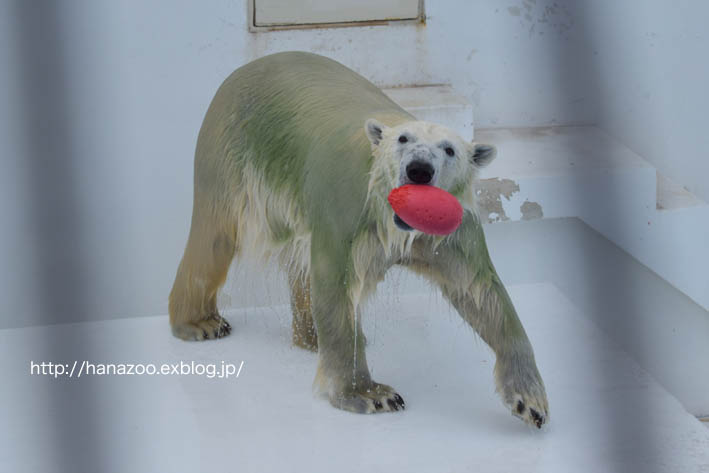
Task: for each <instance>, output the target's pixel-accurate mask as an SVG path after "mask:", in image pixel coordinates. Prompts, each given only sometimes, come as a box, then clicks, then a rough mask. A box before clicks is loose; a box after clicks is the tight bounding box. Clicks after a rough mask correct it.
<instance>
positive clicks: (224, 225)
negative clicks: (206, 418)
mask: <svg viewBox="0 0 709 473" xmlns="http://www.w3.org/2000/svg"><path fill="white" fill-rule="evenodd" d="M495 153H496V152H495V148H494V147H493V146H489V145H483V144H473V143H468V142H465V141H464V140H463V139H461V138H460V137H459V136H458V135H457V134H456V133H454V132H453V131H451V130H449V129H447V128H445V127H443V126H439V125H435V124H431V123H426V122H421V121H417V120H416V119H415V118H414V117H413V116H411V115H410V114H409V113H407V112H406V111H404V110H403V109H402V108H401V107H399V106H398V105H397V104H395V103H394V102H392V101H391V100H390V99H389V98H388V97H387V96H386V95H384V93H382V92H381V91H380V90H379V89H378V88H377V87H376V86H374V85H373V84H372V83H370V82H369V81H367V80H366V79H364V78H363V77H361V76H360V75H358V74H356V73H355V72H354V71H352V70H350V69H348V68H346V67H345V66H343V65H341V64H339V63H337V62H335V61H333V60H331V59H328V58H325V57H322V56H318V55H315V54H310V53H304V52H285V53H278V54H273V55H270V56H266V57H263V58H261V59H258V60H255V61H253V62H251V63H249V64H246V65H245V66H243V67H241V68H239V69H237V70H236V71H235V72H234V73H232V74H231V75H230V76H229V77H228V78H227V79H226V80H225V81H224V83H223V84H222V85H221V87H220V88H219V90H218V91H217V93H216V96H215V97H214V99H213V100H212V103H211V105H210V106H209V109H208V111H207V114H206V116H205V118H204V122H203V124H202V127H201V130H200V133H199V137H198V141H197V149H196V155H195V167H194V206H193V213H192V224H191V228H190V232H189V238H188V241H187V246H186V248H185V252H184V256H183V258H182V261H181V262H180V264H179V268H178V270H177V276H176V278H175V282H174V286H173V288H172V291H171V293H170V298H169V312H170V324H171V328H172V333H173V334H174V335H175V336H176V337H179V338H182V339H185V340H206V339H213V338H219V337H222V336H225V335H227V334H229V332H230V331H231V326H230V325H229V323H228V322H227V321H226V320H225V319H224V318H223V317H221V316H220V315H219V312H218V310H217V304H216V296H217V291H218V290H219V288H220V286H221V285H222V284H223V283H224V281H225V279H226V276H227V271H228V269H229V266H230V264H231V261H232V259H233V258H234V256H238V255H240V254H244V253H248V254H253V255H263V256H264V257H266V258H269V257H275V258H277V260H278V261H279V262H280V265H281V266H282V267H283V269H284V270H285V271H286V272H287V274H288V280H289V283H290V286H291V305H292V309H293V341H294V343H295V344H296V345H298V346H301V347H305V348H309V349H312V350H317V351H318V354H319V362H318V368H317V373H316V376H315V381H314V388H315V389H316V390H318V391H320V392H321V393H323V394H324V395H325V396H326V397H327V398H328V399H329V401H330V403H331V404H332V405H333V406H335V407H337V408H340V409H344V410H348V411H353V412H358V413H375V412H387V411H397V410H400V409H404V407H405V403H404V399H403V398H402V396H401V395H399V394H398V393H397V392H396V390H395V389H394V388H392V387H391V386H388V385H386V384H380V383H377V382H375V381H373V380H372V378H371V377H370V374H369V369H368V368H367V360H366V357H365V343H363V341H364V334H363V333H362V328H361V324H360V320H361V317H360V312H361V307H362V305H363V303H364V301H365V300H366V299H367V297H368V296H370V295H371V294H372V293H373V291H374V289H375V287H376V285H377V283H378V282H379V281H381V280H382V279H383V278H384V275H385V274H386V272H387V270H388V269H389V268H390V267H392V266H393V265H403V266H406V267H408V268H410V269H412V270H413V271H415V272H417V273H419V274H421V275H423V276H425V277H426V278H428V279H429V280H431V281H432V282H434V283H435V284H436V285H438V287H440V289H441V291H442V293H443V295H444V296H445V298H446V299H447V300H448V301H449V302H450V303H451V304H452V306H453V307H455V309H456V310H457V311H458V312H459V313H460V315H461V316H462V317H463V319H464V320H465V321H466V322H467V323H468V324H469V325H470V326H471V327H472V328H473V329H474V330H475V331H476V332H477V333H478V334H479V335H480V337H481V338H482V339H483V340H484V341H485V342H486V343H487V344H488V345H489V346H490V347H491V348H492V349H493V351H494V352H495V354H496V363H495V370H494V375H495V382H496V385H497V391H498V392H499V394H500V395H501V397H502V400H503V402H504V403H505V404H506V405H507V407H508V408H509V409H510V410H511V412H512V414H513V415H515V416H517V417H520V418H521V419H523V420H524V421H526V422H528V423H530V424H532V425H535V426H537V427H541V426H542V424H544V423H545V422H546V420H547V419H548V406H547V400H546V393H545V388H544V383H543V382H542V378H541V376H540V374H539V371H538V370H537V367H536V363H535V359H534V353H533V350H532V346H531V345H530V342H529V340H528V338H527V335H526V334H525V331H524V328H523V327H522V324H521V323H520V321H519V319H518V317H517V314H516V312H515V309H514V307H513V305H512V302H511V301H510V298H509V296H508V295H507V292H506V290H505V288H504V286H503V284H502V282H501V281H500V278H499V277H498V276H497V273H496V272H495V269H494V267H493V265H492V262H491V261H490V257H489V256H488V251H487V247H486V245H485V237H484V235H483V228H482V225H481V222H480V219H479V218H478V216H477V215H476V213H475V210H474V209H475V193H474V190H473V185H474V182H475V178H476V175H477V172H478V170H479V169H480V168H482V167H484V166H485V165H487V164H488V163H489V162H490V161H491V160H492V159H493V158H494V157H495ZM402 184H417V185H433V186H438V187H440V188H442V189H445V190H447V191H448V192H450V193H451V194H453V195H454V196H456V197H457V198H458V200H459V201H460V203H461V205H462V206H463V209H464V216H463V222H462V224H461V225H460V227H459V228H458V229H457V230H456V231H455V232H454V233H452V234H451V235H449V236H446V237H441V236H431V235H426V234H423V233H421V232H419V231H415V230H413V229H412V228H411V227H409V226H408V225H406V223H404V222H403V220H401V219H400V218H399V217H398V216H397V215H395V214H394V212H393V210H392V209H391V207H390V206H389V205H388V203H387V196H388V194H389V192H390V191H391V190H392V189H393V188H395V187H398V186H400V185H402Z"/></svg>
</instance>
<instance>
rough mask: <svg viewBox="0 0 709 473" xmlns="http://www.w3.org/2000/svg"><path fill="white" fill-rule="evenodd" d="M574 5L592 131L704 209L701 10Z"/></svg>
mask: <svg viewBox="0 0 709 473" xmlns="http://www.w3.org/2000/svg"><path fill="white" fill-rule="evenodd" d="M579 3H583V12H582V16H583V18H584V19H585V23H586V32H585V34H586V36H587V40H588V44H589V45H590V47H591V49H592V56H591V58H592V61H593V67H592V68H591V71H592V72H593V76H592V77H589V81H590V82H592V83H595V84H596V85H597V86H598V88H597V91H595V92H594V94H597V99H598V125H599V126H600V127H602V128H604V129H605V130H606V131H608V132H609V133H611V134H612V135H614V136H616V137H617V138H619V139H620V141H622V142H623V143H624V144H626V145H627V146H629V147H630V148H632V149H633V150H634V151H636V152H637V153H639V154H640V155H641V156H643V157H644V158H645V159H647V160H648V161H650V162H651V163H652V164H653V165H654V166H655V167H656V168H657V169H658V171H659V172H660V173H662V174H664V175H665V176H667V177H669V178H670V179H672V180H673V181H675V182H677V183H679V184H681V185H683V186H685V187H686V188H687V189H688V190H690V191H691V192H693V193H694V194H696V195H697V196H699V197H701V198H702V199H703V200H704V201H705V202H709V179H707V177H709V133H707V119H706V117H707V110H709V94H707V83H709V61H707V51H708V50H709V30H708V29H707V18H709V3H707V2H701V1H692V0H679V1H673V2H660V1H650V2H648V1H643V0H626V1H622V2H619V1H613V0H604V1H594V2H579ZM579 34H582V33H581V32H579Z"/></svg>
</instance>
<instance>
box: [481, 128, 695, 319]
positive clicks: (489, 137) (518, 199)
mask: <svg viewBox="0 0 709 473" xmlns="http://www.w3.org/2000/svg"><path fill="white" fill-rule="evenodd" d="M475 139H476V141H478V142H486V143H491V144H494V145H496V146H497V147H498V158H497V159H496V160H495V161H494V162H493V163H492V164H491V165H490V167H489V168H487V169H485V171H484V173H483V176H482V179H481V182H480V189H479V191H478V194H479V195H478V197H479V202H480V211H481V215H482V217H483V218H484V220H485V221H487V222H500V221H505V220H532V219H536V218H556V217H579V218H581V219H582V220H583V221H585V222H586V223H588V224H589V225H590V226H591V227H593V228H594V229H595V230H597V231H599V232H600V233H602V234H603V235H604V236H606V237H607V238H608V239H610V240H611V241H612V242H614V243H616V244H617V245H618V246H620V247H621V248H623V249H624V250H626V251H627V252H628V253H630V254H631V255H633V256H634V257H635V258H637V259H638V260H639V261H640V262H642V263H643V264H645V265H646V266H648V267H649V268H650V269H652V270H653V271H655V272H656V273H657V274H659V275H660V276H661V277H663V278H665V279H666V280H667V281H668V282H670V283H671V284H672V285H674V286H675V287H677V288H678V289H679V290H681V291H683V292H684V293H685V294H687V295H688V296H689V297H691V298H692V299H693V300H694V301H696V302H697V303H698V304H700V305H701V306H702V307H704V308H705V309H709V278H707V277H706V275H705V272H704V266H705V265H706V262H709V245H707V244H706V242H707V241H709V205H707V204H706V203H705V202H703V201H702V200H701V199H699V198H697V197H696V196H694V195H692V194H691V193H689V192H688V191H687V190H686V189H683V188H681V187H680V186H677V185H676V184H674V183H672V182H671V181H669V180H668V179H666V178H664V177H663V176H658V174H657V172H656V170H655V168H654V167H653V166H652V165H650V163H648V162H647V161H645V160H644V159H643V158H642V157H640V156H639V155H638V154H636V153H635V152H633V151H632V150H630V149H629V148H627V147H626V146H624V145H623V144H622V143H620V142H618V141H617V140H615V139H614V138H612V137H611V136H610V135H608V134H607V133H605V132H604V131H602V130H600V129H599V128H596V127H593V126H569V127H550V128H525V129H493V130H478V131H477V132H476V136H475ZM701 262H704V263H703V264H702V263H701Z"/></svg>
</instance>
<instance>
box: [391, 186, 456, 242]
mask: <svg viewBox="0 0 709 473" xmlns="http://www.w3.org/2000/svg"><path fill="white" fill-rule="evenodd" d="M387 200H388V201H389V205H391V208H392V209H394V212H395V213H396V215H398V216H399V218H400V219H401V220H403V221H404V223H406V224H407V225H409V226H411V227H413V228H415V229H416V230H419V231H422V232H424V233H428V234H429V235H449V234H451V233H453V232H454V231H455V229H456V228H458V226H459V225H460V223H461V222H462V221H463V207H462V206H461V205H460V202H458V199H456V198H455V197H454V196H453V195H452V194H449V193H448V192H446V191H444V190H443V189H441V188H438V187H434V186H429V185H421V184H406V185H404V186H401V187H397V188H396V189H392V191H391V192H390V193H389V197H388V199H387Z"/></svg>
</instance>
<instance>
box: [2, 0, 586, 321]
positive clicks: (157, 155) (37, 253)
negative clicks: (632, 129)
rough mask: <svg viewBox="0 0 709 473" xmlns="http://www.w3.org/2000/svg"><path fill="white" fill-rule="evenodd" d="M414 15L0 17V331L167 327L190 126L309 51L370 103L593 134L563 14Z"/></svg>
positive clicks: (239, 294) (21, 11)
mask: <svg viewBox="0 0 709 473" xmlns="http://www.w3.org/2000/svg"><path fill="white" fill-rule="evenodd" d="M428 3H429V5H428V6H427V15H428V20H427V24H426V25H425V26H423V25H393V26H376V27H357V28H341V29H318V30H303V31H279V32H267V33H257V34H254V33H249V32H248V30H247V23H246V11H247V5H246V0H229V1H227V0H220V1H213V2H192V1H173V0H170V1H167V0H160V1H152V2H142V1H138V0H131V1H128V0H126V1H120V2H109V1H95V2H85V1H78V0H77V1H64V2H61V3H59V2H49V1H48V2H26V1H24V0H17V1H15V2H2V3H0V63H2V64H3V67H2V68H1V70H0V94H2V95H1V96H0V99H1V100H0V101H1V102H2V103H3V104H4V105H3V107H0V133H1V134H2V135H0V155H2V161H1V164H0V166H1V169H0V215H2V222H3V224H2V228H1V229H0V260H1V261H3V268H2V271H0V327H15V326H24V325H32V324H37V323H51V322H66V321H76V320H92V319H104V318H112V317H126V316H140V315H155V314H165V313H166V312H167V295H168V292H169V289H170V286H171V283H172V280H173V277H174V273H175V270H176V267H177V263H178V261H179V258H180V256H181V253H182V250H183V247H184V244H185V241H186V237H187V232H188V229H189V219H190V213H191V200H192V195H191V193H192V190H191V187H192V159H193V150H194V146H195V141H196V137H197V132H198V129H199V126H200V123H201V120H202V117H203V115H204V113H205V111H206V109H207V106H208V104H209V101H210V100H211V98H212V96H213V94H214V92H215V91H216V89H217V87H218V86H219V84H220V83H221V81H222V80H223V79H224V78H225V77H226V76H227V75H228V74H229V73H230V72H231V71H232V70H233V69H235V68H236V67H238V66H240V65H242V64H244V63H246V62H248V61H250V60H252V59H254V58H257V57H260V56H262V55H265V54H268V53H271V52H276V51H282V50H293V49H299V50H307V51H313V52H317V53H320V54H324V55H327V56H330V57H332V58H334V59H337V60H339V61H341V62H343V63H345V64H346V65H348V66H350V67H352V68H354V69H355V70H357V71H359V72H361V73H362V74H364V75H365V76H367V77H369V78H370V79H371V80H373V81H374V82H375V83H377V84H378V85H381V86H391V85H408V84H430V83H451V84H453V86H454V87H455V89H456V90H457V91H458V92H459V93H461V94H464V95H466V96H467V97H468V98H470V99H471V100H472V101H473V103H474V104H475V108H476V113H477V124H478V125H479V126H502V125H514V126H527V125H543V124H555V123H556V124H561V123H585V122H589V121H591V120H592V118H593V117H594V114H595V105H594V103H595V101H594V100H593V99H592V98H591V97H589V95H588V93H589V92H588V87H586V86H585V77H586V76H587V75H588V74H587V71H586V70H585V69H584V68H585V65H584V64H585V63H584V61H583V60H582V58H583V57H584V55H583V54H582V51H583V50H584V48H586V47H587V45H586V43H585V37H583V36H582V35H579V34H577V33H576V28H575V26H574V25H576V24H578V19H577V18H576V15H577V12H575V11H573V10H571V9H566V8H563V7H552V5H551V3H549V4H548V3H547V2H545V1H544V0H537V1H536V3H533V2H527V3H524V2H497V1H483V2H468V1H466V0H447V1H435V2H434V1H431V2H428ZM569 3H571V2H569ZM259 278H261V279H259ZM266 278H267V276H263V275H259V276H258V277H257V278H256V279H254V278H249V279H239V278H237V279H236V280H235V281H236V282H232V283H229V284H228V289H227V291H226V293H225V297H224V299H223V303H224V304H226V305H229V304H233V305H234V306H241V305H250V304H256V303H261V304H263V303H267V302H268V301H269V300H273V299H275V300H278V301H280V300H283V297H284V294H282V292H281V291H280V290H278V289H271V290H269V289H267V288H268V287H272V286H271V283H270V282H268V283H267V281H266ZM264 285H266V286H267V288H264V287H262V286H264ZM275 287H278V285H276V286H275Z"/></svg>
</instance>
